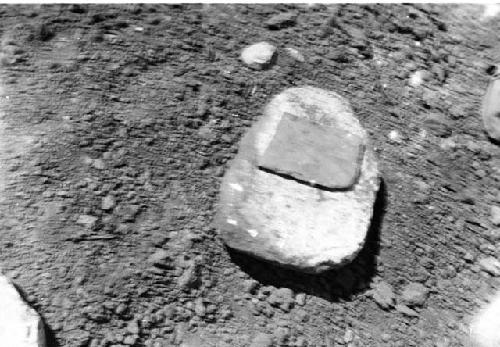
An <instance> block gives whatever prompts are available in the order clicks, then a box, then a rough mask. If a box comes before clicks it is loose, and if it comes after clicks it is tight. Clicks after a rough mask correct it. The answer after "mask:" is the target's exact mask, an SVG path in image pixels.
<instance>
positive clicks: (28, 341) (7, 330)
mask: <svg viewBox="0 0 500 347" xmlns="http://www.w3.org/2000/svg"><path fill="white" fill-rule="evenodd" d="M0 307H1V309H0V341H1V344H2V346H13V347H14V346H15V347H46V342H45V330H44V324H43V322H42V319H41V318H40V316H38V314H37V313H36V312H35V310H33V309H32V308H30V307H29V306H28V305H27V304H26V303H25V302H24V301H23V299H22V298H21V296H20V295H19V293H18V292H17V290H16V288H15V287H14V285H13V284H12V283H11V282H10V281H9V280H8V279H7V278H6V277H5V276H2V275H0Z"/></svg>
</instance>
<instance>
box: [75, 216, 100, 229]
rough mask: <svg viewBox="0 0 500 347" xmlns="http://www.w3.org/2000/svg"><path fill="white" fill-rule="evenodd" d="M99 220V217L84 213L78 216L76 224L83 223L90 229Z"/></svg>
mask: <svg viewBox="0 0 500 347" xmlns="http://www.w3.org/2000/svg"><path fill="white" fill-rule="evenodd" d="M97 220H98V218H97V217H94V216H90V215H86V214H82V215H80V216H79V217H78V219H77V221H76V224H80V225H83V226H85V227H86V228H88V229H93V228H94V227H95V225H96V223H97Z"/></svg>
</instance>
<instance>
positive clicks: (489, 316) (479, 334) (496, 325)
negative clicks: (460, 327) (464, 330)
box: [470, 292, 500, 347]
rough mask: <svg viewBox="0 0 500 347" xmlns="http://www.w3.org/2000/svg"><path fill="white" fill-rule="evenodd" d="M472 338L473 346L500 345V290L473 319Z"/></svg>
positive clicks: (489, 346)
mask: <svg viewBox="0 0 500 347" xmlns="http://www.w3.org/2000/svg"><path fill="white" fill-rule="evenodd" d="M470 340H471V346H472V347H498V346H500V292H498V293H497V294H496V296H495V297H494V298H493V299H492V300H491V302H490V303H489V304H488V305H487V306H486V307H484V308H483V309H482V310H481V311H480V312H478V313H477V315H476V316H475V317H474V319H473V320H472V323H471V326H470Z"/></svg>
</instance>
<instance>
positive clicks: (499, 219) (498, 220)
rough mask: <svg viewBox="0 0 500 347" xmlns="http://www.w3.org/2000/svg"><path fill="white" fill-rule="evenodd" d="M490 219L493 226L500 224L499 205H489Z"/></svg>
mask: <svg viewBox="0 0 500 347" xmlns="http://www.w3.org/2000/svg"><path fill="white" fill-rule="evenodd" d="M490 216H491V217H490V220H491V222H492V223H493V225H495V226H497V227H498V226H500V206H495V205H494V206H491V211H490Z"/></svg>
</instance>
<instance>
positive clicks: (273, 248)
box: [215, 87, 379, 273]
mask: <svg viewBox="0 0 500 347" xmlns="http://www.w3.org/2000/svg"><path fill="white" fill-rule="evenodd" d="M378 185H379V180H378V170H377V164H376V161H375V157H374V154H373V150H372V148H371V147H370V143H369V140H368V136H367V134H366V131H365V130H364V129H363V128H362V127H361V125H360V123H359V121H358V120H357V119H356V118H355V117H354V116H353V112H352V109H351V107H350V105H349V103H348V102H347V101H346V100H344V99H343V98H342V97H340V96H339V95H338V94H336V93H334V92H329V91H325V90H322V89H319V88H313V87H303V88H290V89H288V90H285V91H284V92H283V93H281V94H279V95H277V96H276V97H274V98H273V99H272V100H271V102H270V103H269V104H268V105H267V107H266V108H265V111H264V116H263V117H262V118H261V119H260V120H259V121H258V122H257V123H256V124H255V125H254V126H253V127H252V128H251V129H250V130H249V132H248V133H247V134H246V136H245V137H244V138H243V140H242V142H241V143H240V149H239V152H238V154H237V156H236V158H235V159H234V160H233V162H232V164H231V166H230V168H229V170H227V171H226V175H225V177H224V179H223V184H222V186H221V194H220V201H219V205H218V212H217V216H216V220H215V224H216V226H217V227H218V229H219V231H220V232H221V236H222V238H223V240H224V241H225V243H226V244H227V245H228V246H229V247H231V248H234V249H237V250H239V251H242V252H244V253H247V254H250V255H252V256H256V257H258V258H262V259H265V260H268V261H272V262H274V263H277V264H280V265H282V266H286V267H291V268H295V269H297V270H300V271H305V272H312V273H318V272H322V271H325V270H327V269H331V268H334V267H338V266H340V265H341V264H344V263H346V262H348V261H350V260H352V259H353V258H354V257H355V256H356V254H357V253H358V252H359V251H360V249H361V248H362V246H363V244H364V241H365V237H366V233H367V231H368V227H369V225H370V221H371V217H372V213H373V204H374V202H375V197H376V192H377V190H378Z"/></svg>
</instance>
